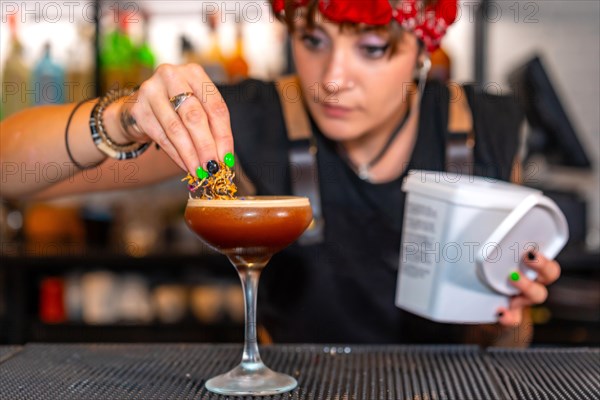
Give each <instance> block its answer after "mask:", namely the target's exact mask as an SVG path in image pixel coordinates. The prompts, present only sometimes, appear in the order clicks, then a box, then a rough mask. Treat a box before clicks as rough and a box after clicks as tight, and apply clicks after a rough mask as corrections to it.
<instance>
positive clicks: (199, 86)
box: [186, 64, 233, 161]
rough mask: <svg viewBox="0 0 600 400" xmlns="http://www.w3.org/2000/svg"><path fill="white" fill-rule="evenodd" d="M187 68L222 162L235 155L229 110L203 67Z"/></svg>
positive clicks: (191, 84) (195, 65)
mask: <svg viewBox="0 0 600 400" xmlns="http://www.w3.org/2000/svg"><path fill="white" fill-rule="evenodd" d="M186 68H187V70H188V71H189V76H190V77H191V79H190V80H189V84H190V86H191V87H192V89H193V91H194V94H195V95H196V97H197V98H198V99H199V100H200V103H201V104H202V107H203V108H204V111H205V112H206V114H207V115H208V121H209V124H210V128H211V133H212V135H213V139H214V141H215V144H216V146H217V154H218V159H219V160H221V161H222V160H223V159H224V158H225V155H226V154H227V153H232V154H233V134H232V131H231V121H230V117H229V109H228V108H227V104H225V100H224V99H223V96H221V93H219V90H218V89H217V87H216V85H215V84H214V83H213V82H212V81H211V80H210V78H209V77H208V75H206V72H205V71H204V69H202V67H200V66H199V65H197V64H189V65H187V66H186Z"/></svg>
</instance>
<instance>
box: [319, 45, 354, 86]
mask: <svg viewBox="0 0 600 400" xmlns="http://www.w3.org/2000/svg"><path fill="white" fill-rule="evenodd" d="M322 86H323V89H325V90H326V91H327V92H328V93H336V92H339V91H342V90H348V89H351V88H352V87H354V80H353V79H352V72H351V64H350V58H349V54H347V53H346V52H345V51H343V50H341V49H340V50H335V51H333V52H332V53H331V57H330V58H329V62H328V63H327V66H326V67H325V71H324V74H323V81H322Z"/></svg>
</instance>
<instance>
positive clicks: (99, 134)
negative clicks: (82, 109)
mask: <svg viewBox="0 0 600 400" xmlns="http://www.w3.org/2000/svg"><path fill="white" fill-rule="evenodd" d="M131 93H132V90H131V89H113V90H110V91H109V92H108V93H107V94H106V95H105V96H104V97H102V98H100V99H99V100H98V103H96V105H95V106H94V109H93V110H92V114H91V115H90V130H91V132H92V139H93V140H94V144H95V145H96V147H98V149H99V150H100V151H101V152H103V153H104V154H106V155H107V156H109V157H111V158H114V159H117V160H128V159H132V158H136V157H139V156H140V155H141V154H142V153H143V152H144V151H146V150H147V149H148V147H149V146H150V142H147V143H137V142H129V143H126V144H118V143H115V142H114V141H113V140H112V139H111V138H110V136H108V134H107V132H106V130H105V129H104V121H103V120H102V116H103V115H104V111H105V110H106V108H107V107H108V106H109V105H110V104H112V103H114V102H115V101H117V100H118V99H120V98H121V97H125V96H129V95H130V94H131Z"/></svg>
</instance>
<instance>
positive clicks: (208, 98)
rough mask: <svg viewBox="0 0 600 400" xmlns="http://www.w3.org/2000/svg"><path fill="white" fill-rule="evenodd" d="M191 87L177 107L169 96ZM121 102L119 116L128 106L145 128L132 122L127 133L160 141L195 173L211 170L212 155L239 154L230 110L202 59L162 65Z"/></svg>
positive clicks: (183, 91) (216, 158)
mask: <svg viewBox="0 0 600 400" xmlns="http://www.w3.org/2000/svg"><path fill="white" fill-rule="evenodd" d="M186 92H191V93H193V94H194V95H193V96H191V97H189V98H187V99H186V100H185V101H184V102H183V103H182V104H181V106H180V107H179V108H178V110H177V111H175V110H174V107H173V105H172V104H171V102H170V101H169V99H171V98H172V97H173V96H176V95H178V94H182V93H186ZM120 107H121V109H120V110H119V111H118V112H117V113H115V114H118V115H115V116H114V117H116V118H119V115H120V113H122V112H123V111H125V109H124V108H123V107H126V108H127V111H128V112H129V114H130V115H131V116H132V117H133V118H134V119H135V121H136V123H137V127H138V128H139V129H138V131H141V132H140V133H135V132H136V129H131V128H129V129H127V132H125V136H126V137H128V138H130V139H133V140H135V141H139V142H144V141H148V140H152V141H154V142H155V143H157V144H158V145H159V146H160V147H161V149H162V150H164V151H165V152H166V153H167V154H168V155H169V157H171V158H172V159H173V161H174V162H175V163H177V164H178V165H179V167H181V168H182V169H183V170H184V171H187V172H189V173H191V174H192V175H193V176H196V171H197V168H198V167H199V166H201V167H203V168H204V170H206V164H207V163H208V161H211V160H215V161H223V159H224V157H225V155H226V154H227V153H232V154H233V136H232V133H231V125H230V121H229V110H228V109H227V105H226V104H225V101H224V100H223V97H222V96H221V94H220V93H219V91H218V90H217V87H216V85H215V84H214V83H213V82H212V81H211V80H210V78H209V77H208V75H207V74H206V72H205V71H204V69H203V68H202V67H201V66H200V65H197V64H185V65H170V64H162V65H160V66H159V67H158V68H157V69H156V71H155V72H154V74H153V75H152V76H151V77H150V78H149V79H148V80H146V81H145V82H144V83H142V85H141V86H140V88H139V90H137V91H136V92H135V93H133V94H132V95H131V96H130V97H128V98H125V99H124V101H122V102H121V103H120ZM107 111H108V110H107ZM122 133H123V132H122Z"/></svg>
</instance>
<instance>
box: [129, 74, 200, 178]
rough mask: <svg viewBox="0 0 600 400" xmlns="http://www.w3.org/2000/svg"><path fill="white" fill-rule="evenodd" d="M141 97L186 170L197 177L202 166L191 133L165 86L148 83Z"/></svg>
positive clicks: (144, 84)
mask: <svg viewBox="0 0 600 400" xmlns="http://www.w3.org/2000/svg"><path fill="white" fill-rule="evenodd" d="M159 68H161V67H159ZM140 95H141V96H144V97H145V98H146V99H147V101H148V103H149V105H150V109H151V110H152V113H153V115H154V116H155V117H156V119H157V120H158V122H159V123H160V125H161V127H162V129H163V130H164V132H165V133H166V135H167V137H168V139H169V141H170V142H171V143H172V144H173V146H174V147H175V149H176V150H177V154H179V157H181V159H182V160H183V162H184V164H185V166H186V168H185V169H186V170H187V171H188V172H189V173H191V174H192V175H194V176H195V175H196V172H195V171H196V168H197V167H198V166H199V165H200V159H199V158H198V153H197V151H196V148H195V146H194V143H193V142H192V138H191V136H190V133H189V132H188V130H187V129H186V127H185V125H184V124H183V122H182V121H181V118H179V115H177V113H176V112H175V110H173V106H172V105H171V103H170V102H169V94H168V93H167V90H166V88H165V86H164V84H156V83H151V82H150V81H147V82H145V83H143V84H142V86H141V87H140Z"/></svg>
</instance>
